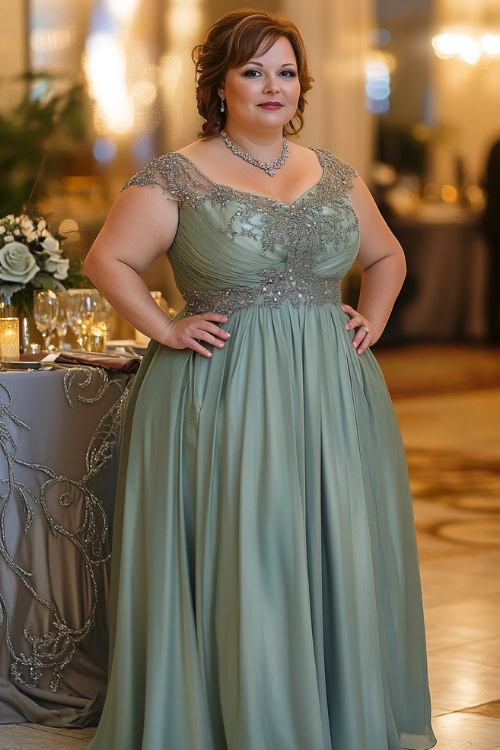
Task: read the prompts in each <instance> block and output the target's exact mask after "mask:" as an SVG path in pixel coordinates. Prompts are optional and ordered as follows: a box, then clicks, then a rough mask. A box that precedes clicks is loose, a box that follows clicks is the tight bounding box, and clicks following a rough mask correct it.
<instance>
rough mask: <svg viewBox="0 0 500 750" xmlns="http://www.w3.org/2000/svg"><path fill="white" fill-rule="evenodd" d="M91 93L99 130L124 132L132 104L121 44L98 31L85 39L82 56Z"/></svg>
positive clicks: (131, 116)
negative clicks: (85, 51) (95, 106)
mask: <svg viewBox="0 0 500 750" xmlns="http://www.w3.org/2000/svg"><path fill="white" fill-rule="evenodd" d="M84 67H85V72H86V74H87V78H88V81H89V88H90V94H91V96H92V97H93V98H94V99H95V100H96V102H97V105H98V107H97V110H98V111H97V112H96V116H95V126H96V130H97V131H98V132H99V133H102V134H105V133H107V132H110V131H111V132H113V133H126V132H128V131H129V130H131V129H132V126H133V124H134V106H133V102H132V99H131V97H130V95H129V93H128V91H127V86H126V60H125V53H124V51H123V47H122V45H121V44H119V42H118V41H117V40H116V39H115V38H114V37H113V36H111V35H110V34H106V33H104V32H98V33H96V34H91V36H90V37H89V39H88V40H87V54H86V56H85V60H84Z"/></svg>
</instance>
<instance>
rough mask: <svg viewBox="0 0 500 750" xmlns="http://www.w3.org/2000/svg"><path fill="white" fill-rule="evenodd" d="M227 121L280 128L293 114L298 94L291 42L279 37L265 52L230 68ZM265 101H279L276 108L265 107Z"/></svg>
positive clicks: (239, 125) (225, 91)
mask: <svg viewBox="0 0 500 750" xmlns="http://www.w3.org/2000/svg"><path fill="white" fill-rule="evenodd" d="M218 93H219V96H220V95H221V94H223V95H224V97H225V102H224V106H225V107H226V110H227V119H226V123H227V124H228V126H229V127H234V128H236V129H238V128H241V129H242V130H245V131H247V130H248V129H255V130H263V129H267V128H271V129H273V128H274V129H278V130H280V131H281V128H282V127H283V125H285V124H286V123H287V122H289V120H291V119H292V117H294V115H295V113H296V111H297V105H298V101H299V96H300V83H299V79H298V75H297V60H296V58H295V53H294V50H293V47H292V45H291V44H290V42H289V41H288V39H287V38H286V37H284V36H282V37H279V39H277V41H276V42H275V43H274V44H273V46H272V47H271V48H270V49H269V50H268V51H267V52H266V53H265V54H264V55H254V56H253V57H252V58H251V60H249V61H248V62H247V63H245V64H244V65H242V66H241V67H239V68H230V69H229V70H228V71H227V73H226V76H225V85H224V89H222V88H219V89H218ZM264 102H279V103H280V104H281V105H282V106H281V107H279V108H276V109H265V108H264V107H262V106H261V105H262V104H263V103H264Z"/></svg>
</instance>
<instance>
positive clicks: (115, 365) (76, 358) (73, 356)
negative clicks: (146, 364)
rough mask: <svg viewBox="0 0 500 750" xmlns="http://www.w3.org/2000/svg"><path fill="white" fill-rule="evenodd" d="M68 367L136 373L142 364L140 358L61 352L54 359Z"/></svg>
mask: <svg viewBox="0 0 500 750" xmlns="http://www.w3.org/2000/svg"><path fill="white" fill-rule="evenodd" d="M54 362H60V363H61V364H67V365H89V366H90V367H102V368H104V369H105V370H116V371H118V372H125V373H136V372H137V370H138V369H139V365H140V364H141V358H140V357H108V356H106V355H105V354H98V353H94V352H81V353H80V352H64V353H63V352H61V353H60V354H58V356H57V357H56V358H55V359H54Z"/></svg>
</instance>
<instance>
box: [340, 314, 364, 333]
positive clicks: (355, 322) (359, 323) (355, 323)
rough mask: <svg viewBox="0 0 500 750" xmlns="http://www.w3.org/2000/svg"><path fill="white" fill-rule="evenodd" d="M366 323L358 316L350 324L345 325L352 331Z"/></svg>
mask: <svg viewBox="0 0 500 750" xmlns="http://www.w3.org/2000/svg"><path fill="white" fill-rule="evenodd" d="M364 323H365V319H364V318H363V316H362V315H358V314H356V315H355V316H354V318H351V319H350V321H349V322H348V323H346V324H345V327H346V328H347V330H350V329H351V328H356V326H362V325H364Z"/></svg>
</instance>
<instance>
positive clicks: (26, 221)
mask: <svg viewBox="0 0 500 750" xmlns="http://www.w3.org/2000/svg"><path fill="white" fill-rule="evenodd" d="M21 229H22V230H23V231H24V232H26V231H27V232H32V231H33V229H34V226H33V222H32V221H31V219H30V218H28V216H23V217H22V219H21Z"/></svg>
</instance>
